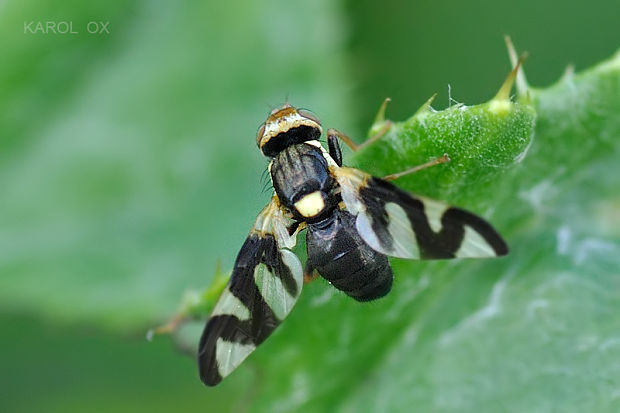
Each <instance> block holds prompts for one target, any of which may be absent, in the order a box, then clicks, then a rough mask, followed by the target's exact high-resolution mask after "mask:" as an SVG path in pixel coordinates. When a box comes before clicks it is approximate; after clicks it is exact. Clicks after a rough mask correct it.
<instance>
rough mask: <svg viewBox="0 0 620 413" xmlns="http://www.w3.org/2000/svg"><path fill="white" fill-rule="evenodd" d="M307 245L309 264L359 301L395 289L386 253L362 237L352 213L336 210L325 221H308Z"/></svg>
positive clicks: (335, 285)
mask: <svg viewBox="0 0 620 413" xmlns="http://www.w3.org/2000/svg"><path fill="white" fill-rule="evenodd" d="M306 244H307V248H308V264H309V266H310V267H312V268H315V269H316V270H317V271H318V272H319V274H321V276H322V277H323V278H325V279H326V280H328V281H329V282H331V283H332V285H333V286H334V287H336V288H337V289H339V290H341V291H343V292H344V293H346V294H347V295H349V296H351V297H353V298H355V299H356V300H358V301H370V300H374V299H377V298H380V297H383V296H384V295H386V294H387V293H388V292H389V291H390V289H391V288H392V280H393V278H394V276H393V274H392V269H391V268H390V263H389V262H388V259H387V256H385V255H383V254H381V253H380V252H378V251H375V250H374V249H372V248H371V247H370V246H368V244H366V243H365V242H364V240H362V238H361V237H360V235H359V234H358V233H357V230H356V228H355V217H354V216H353V215H351V214H350V213H349V212H347V211H341V210H338V209H336V210H334V213H333V214H331V215H330V216H329V217H327V218H325V219H324V220H322V221H320V222H316V223H312V224H308V232H307V234H306Z"/></svg>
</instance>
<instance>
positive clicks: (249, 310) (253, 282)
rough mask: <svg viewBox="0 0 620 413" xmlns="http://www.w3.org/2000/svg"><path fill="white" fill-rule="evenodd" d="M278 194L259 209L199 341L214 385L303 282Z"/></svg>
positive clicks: (285, 309)
mask: <svg viewBox="0 0 620 413" xmlns="http://www.w3.org/2000/svg"><path fill="white" fill-rule="evenodd" d="M287 224H288V219H287V218H286V217H284V215H283V213H282V211H281V209H280V207H279V202H278V200H277V198H276V197H274V199H273V200H272V202H271V203H270V204H269V205H267V207H265V209H264V210H263V211H262V212H261V213H260V214H259V215H258V218H257V219H256V223H255V224H254V228H253V229H252V231H250V234H249V236H248V238H247V239H246V241H245V243H244V244H243V246H242V247H241V250H240V251H239V255H238V256H237V259H236V261H235V265H234V268H233V272H232V275H231V277H230V281H229V283H228V285H227V287H226V289H225V290H224V292H222V295H221V296H220V299H219V301H218V302H217V304H216V305H215V308H214V309H213V313H212V314H211V317H210V318H209V321H208V322H207V325H206V327H205V329H204V332H203V334H202V337H201V339H200V344H199V347H198V367H199V371H200V378H201V380H202V381H203V382H204V383H205V384H206V385H208V386H215V385H216V384H218V383H219V382H220V381H221V380H222V379H223V378H224V377H226V376H228V375H229V374H230V373H231V372H232V371H233V370H234V369H235V368H237V366H239V364H241V362H242V361H243V360H245V359H246V357H248V355H249V354H250V353H251V352H252V351H254V349H256V347H257V346H258V345H259V344H261V343H262V342H263V341H264V340H265V339H266V338H267V337H269V335H270V334H271V333H272V332H273V331H274V330H275V328H276V327H277V326H278V325H279V324H280V322H282V320H284V318H285V317H286V316H287V315H288V313H289V312H290V311H291V309H292V307H293V305H294V304H295V302H296V301H297V298H298V297H299V294H300V293H301V288H302V285H303V271H302V268H301V263H300V262H299V259H298V258H297V257H296V256H295V254H293V253H292V252H291V251H289V250H287V249H283V248H284V247H287V248H292V247H293V246H294V241H295V235H296V234H294V235H293V236H289V235H288V231H287V230H286V227H287Z"/></svg>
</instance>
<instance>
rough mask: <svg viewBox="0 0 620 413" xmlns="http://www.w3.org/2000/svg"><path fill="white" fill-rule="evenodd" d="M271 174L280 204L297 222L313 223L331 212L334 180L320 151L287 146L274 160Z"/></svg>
mask: <svg viewBox="0 0 620 413" xmlns="http://www.w3.org/2000/svg"><path fill="white" fill-rule="evenodd" d="M270 172H271V180H272V182H273V187H274V189H275V191H276V194H277V195H278V197H279V198H280V202H281V203H282V204H283V205H284V206H286V207H287V208H288V209H289V210H290V211H291V212H292V213H293V215H295V217H296V218H297V219H299V220H302V221H308V220H312V219H314V218H316V217H319V216H321V215H323V214H325V213H326V212H328V211H330V210H331V209H332V207H333V199H332V198H333V195H332V192H333V189H334V187H335V181H334V179H333V178H332V176H331V175H330V173H329V169H328V164H327V160H326V159H325V157H324V155H323V153H322V152H321V150H320V148H317V147H316V146H313V145H309V144H297V145H293V146H290V147H288V148H286V149H285V150H283V151H282V152H280V153H279V154H278V155H277V156H276V157H274V159H273V161H272V164H271V167H270Z"/></svg>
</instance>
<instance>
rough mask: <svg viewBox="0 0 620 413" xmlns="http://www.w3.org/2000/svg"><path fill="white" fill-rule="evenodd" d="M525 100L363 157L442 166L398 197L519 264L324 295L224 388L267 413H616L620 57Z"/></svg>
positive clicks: (413, 179)
mask: <svg viewBox="0 0 620 413" xmlns="http://www.w3.org/2000/svg"><path fill="white" fill-rule="evenodd" d="M528 93H529V98H528V96H523V97H522V99H520V100H519V102H520V103H508V102H507V101H502V102H499V103H500V104H499V105H498V101H497V100H493V101H490V102H488V103H486V104H482V105H477V106H471V107H467V106H464V105H458V106H454V107H451V108H449V109H446V110H444V111H439V112H436V111H433V110H430V109H428V108H425V109H423V110H422V112H418V114H416V115H415V116H413V117H412V118H410V119H409V120H407V121H405V122H400V123H394V124H393V125H392V127H391V128H390V130H389V132H388V133H387V135H385V136H384V137H383V138H381V139H380V140H379V141H377V142H376V143H375V144H373V145H371V146H369V147H368V148H367V149H365V150H363V151H362V152H359V153H357V154H356V155H355V156H354V157H353V160H352V162H353V164H355V165H356V166H360V167H363V168H364V169H366V170H368V171H370V172H372V173H374V174H377V175H382V174H387V173H393V172H396V171H398V170H400V169H403V168H405V167H408V166H411V165H415V164H418V163H422V162H425V161H427V160H429V159H431V158H433V157H437V156H439V155H441V154H443V153H444V152H445V153H448V154H449V155H450V157H451V158H452V162H450V163H449V164H445V165H440V166H435V167H433V168H430V169H427V170H424V171H421V172H419V173H417V174H415V175H413V176H409V177H407V178H403V179H402V180H399V181H398V183H399V185H401V186H402V187H403V188H406V189H408V190H411V191H414V192H416V193H418V194H422V195H427V196H433V197H435V198H438V199H442V200H446V201H449V202H450V203H453V204H456V205H459V206H465V207H467V208H469V209H471V210H473V211H477V212H479V213H481V214H482V215H484V216H486V217H487V218H489V219H490V221H491V222H493V224H494V225H495V226H496V227H497V228H498V229H499V231H500V232H501V233H502V234H503V235H504V236H505V237H506V239H507V240H508V242H509V244H510V246H511V253H510V255H509V256H508V257H506V258H503V259H497V260H477V261H476V260H471V261H466V260H457V261H449V262H430V263H429V262H415V261H405V260H393V261H392V263H393V266H394V269H395V275H396V282H395V285H394V288H393V291H392V292H391V293H390V294H389V295H388V296H387V297H386V298H384V299H381V300H378V301H376V302H373V303H369V304H368V303H366V304H360V303H356V302H354V301H353V300H351V299H349V298H348V297H346V296H344V295H343V294H341V293H339V292H335V291H334V289H333V288H332V287H331V286H329V285H326V283H325V282H320V281H319V282H316V283H313V284H311V285H309V286H308V287H306V290H305V292H304V294H303V295H302V298H301V299H300V302H299V304H298V305H297V307H296V308H295V311H293V312H292V314H291V315H290V316H289V318H288V319H287V320H286V322H285V323H284V324H283V325H282V327H280V328H279V329H278V331H277V332H276V333H275V334H274V336H273V337H272V338H270V339H269V340H268V341H267V342H266V343H265V344H263V346H261V349H259V350H258V351H257V352H256V353H255V354H254V355H253V356H252V357H251V358H250V359H249V360H248V361H247V362H246V363H245V364H244V365H243V366H242V367H241V368H239V370H238V371H237V372H235V374H233V375H232V376H230V377H229V378H227V379H226V380H225V381H224V383H223V384H222V385H221V386H222V388H223V390H222V391H232V389H233V388H235V386H237V385H238V383H246V384H247V382H248V381H249V382H252V383H254V384H253V385H252V386H251V388H252V397H253V398H252V402H251V403H252V406H253V408H256V409H258V410H264V411H290V410H298V409H302V410H307V411H321V410H342V411H351V412H353V411H355V412H357V411H378V410H379V411H407V410H409V409H410V408H411V406H416V409H419V410H420V411H459V412H461V411H480V410H487V411H496V410H502V411H506V410H508V411H537V410H543V411H545V410H549V409H550V408H551V406H552V407H553V409H557V410H560V411H601V410H606V411H613V410H616V409H617V408H618V407H620V405H619V404H618V403H619V402H618V400H617V398H616V397H615V396H614V394H615V393H614V392H615V389H616V388H617V384H618V379H617V378H618V377H620V365H618V363H616V361H615V360H616V359H617V357H618V355H619V354H618V352H620V346H619V345H618V343H619V342H620V340H619V339H618V335H617V334H618V331H620V320H619V319H618V318H617V317H615V314H617V313H618V311H619V310H620V304H619V303H620V300H619V299H620V293H619V292H618V291H620V279H619V278H618V274H619V273H620V265H619V264H618V260H617V255H618V253H620V242H618V238H619V235H620V220H619V219H618V212H617V211H618V210H619V208H618V207H619V206H620V198H619V197H618V192H617V176H618V175H619V174H620V164H619V163H618V159H617V153H618V149H620V148H618V146H619V142H620V140H618V139H617V136H619V135H620V118H619V117H618V115H617V114H618V113H620V99H618V96H620V55H619V56H617V57H615V58H614V59H612V60H610V61H608V62H605V63H603V64H601V65H599V66H597V67H596V68H594V69H591V70H589V71H586V72H584V73H582V74H579V75H569V76H568V77H565V78H563V79H562V80H560V81H559V82H558V83H557V84H556V85H554V86H552V87H550V88H548V89H544V90H530V91H528ZM530 101H531V102H532V103H528V102H530ZM498 109H499V110H498ZM380 126H381V125H375V127H373V128H371V129H372V130H373V131H376V130H377V129H380Z"/></svg>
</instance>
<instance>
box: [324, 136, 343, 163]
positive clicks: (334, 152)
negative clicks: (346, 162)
mask: <svg viewBox="0 0 620 413" xmlns="http://www.w3.org/2000/svg"><path fill="white" fill-rule="evenodd" d="M327 145H328V146H329V156H331V157H332V159H333V160H334V162H336V165H338V166H342V151H341V150H340V145H339V144H338V138H337V137H336V136H335V135H328V136H327Z"/></svg>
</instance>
